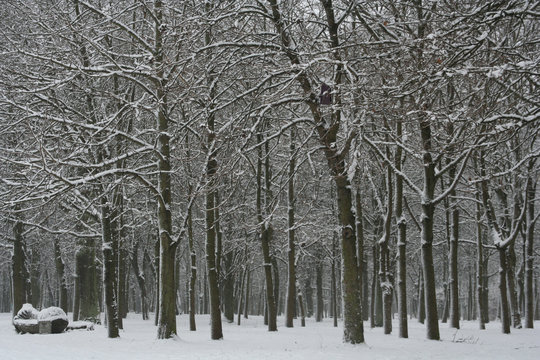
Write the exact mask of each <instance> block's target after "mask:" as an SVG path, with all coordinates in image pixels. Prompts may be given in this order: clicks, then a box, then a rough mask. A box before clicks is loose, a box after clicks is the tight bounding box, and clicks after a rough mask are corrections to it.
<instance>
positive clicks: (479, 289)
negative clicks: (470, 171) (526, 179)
mask: <svg viewBox="0 0 540 360" xmlns="http://www.w3.org/2000/svg"><path fill="white" fill-rule="evenodd" d="M475 198H476V256H477V258H476V293H477V296H476V297H477V301H478V326H479V328H480V330H485V329H486V325H485V319H486V316H487V314H486V313H487V311H488V309H486V308H485V307H484V301H483V300H484V287H483V274H484V259H483V258H484V249H483V246H482V213H481V209H480V194H479V191H477V192H476V194H475Z"/></svg>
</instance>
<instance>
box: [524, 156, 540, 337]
mask: <svg viewBox="0 0 540 360" xmlns="http://www.w3.org/2000/svg"><path fill="white" fill-rule="evenodd" d="M534 165H535V160H529V164H528V170H529V174H528V177H529V178H531V177H533V176H535V174H534V173H533V170H534ZM536 186H537V182H536V181H532V180H529V181H528V186H527V188H526V189H525V191H526V192H527V196H528V199H529V201H528V202H527V204H526V206H527V230H526V235H525V237H526V240H525V244H526V245H525V254H526V255H525V280H524V287H525V328H527V329H532V328H533V327H534V290H533V283H534V267H533V260H534V228H535V225H536V220H537V218H536V217H535V211H534V205H535V199H536ZM537 301H538V299H537Z"/></svg>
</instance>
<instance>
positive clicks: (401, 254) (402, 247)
mask: <svg viewBox="0 0 540 360" xmlns="http://www.w3.org/2000/svg"><path fill="white" fill-rule="evenodd" d="M402 134H403V120H402V119H398V122H397V129H396V135H397V137H398V139H399V140H400V141H401V140H402ZM402 151H403V150H402V148H401V146H398V147H397V148H396V159H395V167H396V170H398V171H401V163H402ZM396 222H397V250H398V274H397V275H398V276H397V279H398V288H397V295H398V300H397V302H398V320H399V337H400V338H408V337H409V330H408V323H407V221H406V220H405V216H403V177H402V176H400V175H398V174H396Z"/></svg>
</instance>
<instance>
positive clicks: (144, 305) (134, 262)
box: [131, 241, 149, 320]
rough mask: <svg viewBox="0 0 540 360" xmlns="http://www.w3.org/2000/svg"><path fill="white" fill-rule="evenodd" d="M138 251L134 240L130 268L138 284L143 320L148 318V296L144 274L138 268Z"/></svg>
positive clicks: (137, 245) (137, 244)
mask: <svg viewBox="0 0 540 360" xmlns="http://www.w3.org/2000/svg"><path fill="white" fill-rule="evenodd" d="M138 253H139V242H138V241H137V242H135V245H134V246H133V254H132V255H131V268H132V269H133V273H134V275H135V278H136V279H137V284H138V286H139V290H140V292H141V313H142V318H143V320H148V319H149V316H148V296H147V294H146V280H145V278H144V274H143V272H142V271H141V269H140V268H139V259H138V256H139V255H138Z"/></svg>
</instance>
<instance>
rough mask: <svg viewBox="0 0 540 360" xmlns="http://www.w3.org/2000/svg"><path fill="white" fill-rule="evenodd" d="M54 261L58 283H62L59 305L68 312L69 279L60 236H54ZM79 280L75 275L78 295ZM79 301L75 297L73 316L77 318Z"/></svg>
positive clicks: (75, 290)
mask: <svg viewBox="0 0 540 360" xmlns="http://www.w3.org/2000/svg"><path fill="white" fill-rule="evenodd" d="M54 263H55V266H56V277H57V279H58V284H59V285H60V289H59V291H60V304H59V307H60V308H61V309H62V310H64V312H65V313H66V314H67V312H68V293H67V281H66V274H65V265H64V260H63V258H62V252H61V251H60V244H59V242H58V238H57V237H55V238H54ZM78 286H79V281H78V278H77V277H75V289H74V292H75V294H77V295H80V293H79V290H78ZM79 301H80V298H78V299H75V298H74V306H73V317H74V319H73V320H74V321H76V320H75V310H77V314H76V316H77V318H78V316H79Z"/></svg>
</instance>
